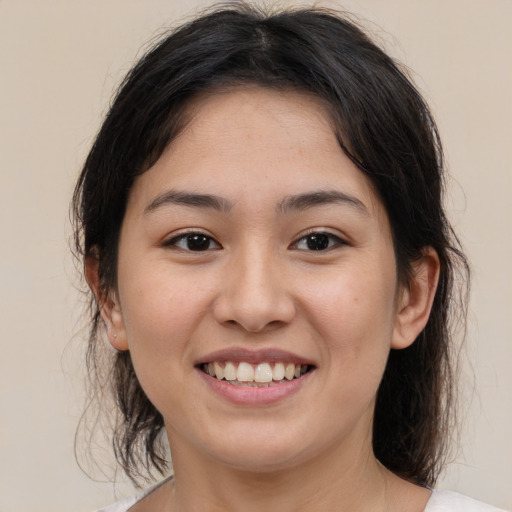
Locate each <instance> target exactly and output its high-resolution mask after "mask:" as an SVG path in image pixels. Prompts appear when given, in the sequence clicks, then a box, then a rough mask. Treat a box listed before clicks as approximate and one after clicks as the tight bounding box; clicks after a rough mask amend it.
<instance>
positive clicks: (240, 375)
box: [236, 363, 254, 382]
mask: <svg viewBox="0 0 512 512" xmlns="http://www.w3.org/2000/svg"><path fill="white" fill-rule="evenodd" d="M236 380H238V381H240V382H254V368H253V367H252V366H251V365H250V364H249V363H240V364H239V365H238V370H237V371H236Z"/></svg>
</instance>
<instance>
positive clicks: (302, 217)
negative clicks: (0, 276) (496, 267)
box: [74, 4, 496, 512]
mask: <svg viewBox="0 0 512 512" xmlns="http://www.w3.org/2000/svg"><path fill="white" fill-rule="evenodd" d="M442 179H443V160H442V150H441V144H440V141H439V138H438V134H437V131H436V127H435V123H434V121H433V119H432V117H431V115H430V113H429V110H428V107H427V106H426V105H425V103H424V101H423V100H422V98H421V96H420V95H419V94H418V92H417V91H416V90H415V88H414V87H413V85H412V84H411V83H410V81H409V80H408V79H407V77H406V76H405V75H404V73H403V72H402V71H400V69H399V67H398V66H397V65H396V64H395V63H394V62H393V61H392V60H391V59H390V58H389V57H388V56H387V55H385V54H384V53H383V52H382V50H380V49H379V48H378V47H377V46H375V45H374V44H373V43H372V42H371V41H370V40H369V39H368V38H367V37H366V36H365V35H364V33H363V32H361V30H360V29H359V28H358V27H356V26H355V25H354V24H353V23H351V22H350V21H348V20H347V19H344V18H340V17H338V16H336V15H334V14H333V13H331V12H328V11H325V10H318V9H308V10H296V11H286V12H278V13H275V14H270V15H267V14H265V13H262V12H259V11H257V10H256V9H254V8H250V7H248V6H245V5H241V4H233V5H232V6H231V7H224V8H218V9H215V10H212V11H210V12H209V13H208V14H205V15H204V16H202V17H201V18H198V19H197V20H195V21H193V22H191V23H189V24H187V25H185V26H183V27H181V28H179V29H178V30H177V31H175V32H174V33H173V34H171V35H169V36H168V37H167V38H166V39H164V40H163V41H161V42H160V43H158V44H157V45H156V46H155V47H154V48H153V49H152V50H151V51H150V52H148V54H147V55H146V56H144V57H143V58H142V59H141V61H140V62H139V63H138V64H137V65H136V66H135V67H134V68H133V70H132V71H131V72H130V73H129V74H128V76H127V77H126V79H125V81H124V83H123V84H122V86H121V88H120V91H119V93H118V95H117V97H116V99H115V100H114V102H113V105H112V107H111V109H110V112H109V114H108V115H107V118H106V120H105V122H104V124H103V126H102V128H101V130H100V132H99V134H98V136H97V139H96V141H95V143H94V145H93V148H92V150H91V152H90V154H89V156H88V158H87V160H86V163H85V165H84V168H83V171H82V174H81V177H80V179H79V182H78V185H77V188H76V192H75V197H74V205H75V219H76V241H77V249H78V251H79V252H80V254H81V256H82V257H83V261H84V264H85V274H86V279H87V282H88V284H89V286H90V288H91V290H92V292H93V293H94V296H95V299H96V301H95V306H94V307H95V311H94V319H93V324H92V328H91V337H90V345H89V362H90V363H91V364H90V366H91V368H92V369H94V371H95V372H101V371H106V372H107V373H106V375H107V380H108V381H109V382H110V383H111V384H112V389H113V391H114V395H115V399H116V404H117V416H116V419H115V421H116V425H115V426H116V428H115V434H114V437H113V443H114V448H115V451H116V455H117V457H118V460H119V461H120V463H121V465H122V466H123V468H124V470H125V471H126V473H127V474H128V475H129V476H130V478H132V480H133V481H134V482H138V481H139V480H140V479H141V478H144V477H147V475H148V474H150V473H151V471H152V470H154V469H156V470H158V471H159V472H160V473H162V474H164V472H165V469H166V464H167V461H166V460H165V452H164V451H163V449H162V444H161V441H162V435H164V434H165V435H166V436H167V439H168V442H169V446H170V451H171V454H172V464H173V477H172V478H167V479H166V480H164V481H163V482H162V483H161V484H159V485H158V486H156V487H154V488H152V489H151V490H150V491H145V492H143V493H142V494H140V495H139V496H138V497H136V498H133V499H132V500H128V501H125V502H123V503H118V504H115V505H113V506H112V507H111V508H108V509H105V510H111V511H124V510H128V509H130V510H132V511H149V510H169V511H189V510H192V511H197V510H205V511H206V510H224V511H225V510H235V511H238V510H249V511H250V510H253V509H254V510H256V509H257V510H260V509H268V510H270V509H276V508H279V509H280V510H284V511H287V510H290V511H291V510H308V511H312V510H322V511H325V510H336V511H345V510H346V511H349V510H350V511H352V512H353V511H357V510H372V511H384V510H386V511H397V512H398V511H403V512H405V511H409V512H420V511H423V510H426V511H428V512H434V511H436V510H464V511H471V510H482V511H484V510H496V509H494V508H493V507H489V506H487V505H484V504H480V503H477V502H475V501H474V500H471V499H469V498H465V497H462V496H459V495H456V494H454V493H443V492H439V491H434V492H432V491H431V487H432V486H433V485H434V484H435V481H436V478H437V476H438V474H439V471H440V469H441V468H442V466H443V464H444V458H445V457H444V456H445V453H446V443H447V440H448V427H449V425H450V423H451V419H452V402H453V400H452V386H453V382H452V378H453V375H452V366H451V362H450V351H451V341H450V332H449V328H448V322H449V320H450V318H452V313H451V310H452V309H453V308H454V307H457V306H459V307H462V309H463V304H462V302H461V301H462V300H463V299H461V298H460V297H459V296H458V295H457V294H456V293H454V291H456V290H455V289H454V275H455V273H456V272H457V269H459V268H460V269H462V271H464V272H467V264H466V261H465V258H464V256H463V255H462V253H461V252H460V250H459V249H458V244H457V240H456V238H455V236H454V235H453V233H452V231H451V228H450V226H449V224H448V222H447V220H446V218H445V215H444V212H443V208H442V203H441V196H442V187H443V182H442ZM102 334H106V336H107V338H108V342H109V343H110V345H112V346H113V347H114V348H115V349H116V352H115V353H112V355H111V356H110V358H111V361H110V366H109V361H107V363H106V364H105V362H104V357H105V356H104V354H103V353H102V345H101V343H98V338H99V337H101V336H102ZM100 361H101V362H102V363H103V366H102V364H100ZM97 377H98V378H100V375H99V373H98V375H97Z"/></svg>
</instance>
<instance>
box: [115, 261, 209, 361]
mask: <svg viewBox="0 0 512 512" xmlns="http://www.w3.org/2000/svg"><path fill="white" fill-rule="evenodd" d="M164 269H165V267H164ZM129 275H130V278H129V279H126V280H125V281H124V283H125V284H126V285H125V286H124V287H122V286H121V287H120V295H121V301H122V302H121V303H122V309H123V318H124V321H125V328H126V335H127V340H128V346H129V349H130V351H131V353H132V358H133V359H134V363H135V364H137V366H139V367H140V368H141V370H142V368H143V366H146V367H147V366H150V367H151V365H161V366H167V367H169V368H170V367H172V366H174V365H176V364H181V363H182V362H183V358H186V357H187V353H188V352H187V350H188V348H187V347H188V343H189V341H190V339H191V338H192V337H193V332H194V330H195V329H196V327H197V325H198V324H199V323H200V321H201V318H202V316H203V315H204V311H206V310H207V308H208V307H209V306H208V305H209V298H208V297H209V293H208V290H207V289H205V287H204V286H201V285H200V283H194V281H193V280H190V279H187V278H186V277H184V276H183V275H179V274H177V273H172V274H171V273H169V272H168V271H165V270H162V271H158V270H156V269H153V271H146V272H139V273H137V272H130V273H129ZM120 282H121V281H120ZM143 363H145V365H143ZM148 363H149V365H148Z"/></svg>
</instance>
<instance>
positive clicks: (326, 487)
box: [170, 438, 421, 512]
mask: <svg viewBox="0 0 512 512" xmlns="http://www.w3.org/2000/svg"><path fill="white" fill-rule="evenodd" d="M170 443H171V446H172V447H173V449H172V453H173V466H174V472H175V484H174V491H173V492H174V496H173V500H172V501H173V503H174V504H173V507H172V509H171V510H176V511H179V512H189V511H195V510H204V511H208V512H216V511H223V512H231V511H233V512H235V511H240V510H244V512H253V511H254V512H260V511H261V510H280V511H282V512H291V511H294V512H299V511H306V510H307V511H308V512H314V511H325V510H336V511H337V512H349V511H350V512H358V511H363V510H364V511H367V510H372V511H385V510H391V509H392V508H391V507H390V506H388V505H389V502H390V501H392V499H391V498H390V497H389V493H390V488H392V487H394V486H395V484H396V480H397V478H396V477H395V476H394V475H392V474H391V473H390V472H389V471H387V470H386V469H385V468H383V467H382V466H381V465H380V464H379V463H378V461H377V460H376V459H375V457H374V456H373V452H372V449H371V445H369V446H368V443H367V442H363V443H361V444H359V446H358V447H357V448H355V449H354V448H351V449H350V450H345V451H344V450H342V449H338V450H331V451H329V452H328V453H326V454H323V455H322V456H318V457H316V458H315V459H313V460H311V459H309V460H308V461H307V462H305V463H304V464H297V465H294V466H293V467H284V468H279V469H276V470H273V471H267V472H255V471H250V470H243V469H236V468H233V467H230V466H228V465H225V464H220V463H219V462H218V461H213V460H211V459H208V458H207V457H204V456H200V455H198V454H197V453H196V452H195V451H194V450H193V449H191V447H190V446H188V445H187V443H186V442H183V440H182V439H181V440H180V442H179V443H175V442H173V439H172V438H171V439H170ZM351 446H352V447H353V446H354V444H352V445H351ZM356 446H357V445H356ZM407 485H410V484H407ZM391 494H393V493H391ZM393 510H395V509H394V508H393ZM419 510H421V509H419Z"/></svg>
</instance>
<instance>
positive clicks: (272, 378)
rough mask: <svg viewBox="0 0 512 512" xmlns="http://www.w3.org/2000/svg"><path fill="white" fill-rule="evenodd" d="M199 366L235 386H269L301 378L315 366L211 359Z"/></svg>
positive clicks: (203, 370)
mask: <svg viewBox="0 0 512 512" xmlns="http://www.w3.org/2000/svg"><path fill="white" fill-rule="evenodd" d="M198 368H199V369H200V370H201V371H202V372H204V373H206V374H207V375H209V376H210V377H212V378H214V379H216V380H218V381H224V382H226V383H227V384H231V385H233V386H241V387H253V388H267V387H272V386H281V385H283V384H285V383H287V382H290V381H293V380H298V379H301V378H302V377H303V376H304V375H306V374H307V373H309V372H311V371H312V370H313V368H314V367H313V366H312V365H309V364H300V363H293V362H270V361H268V362H267V361H262V362H258V363H249V362H246V361H239V362H237V361H210V362H203V363H200V364H199V365H198Z"/></svg>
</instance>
